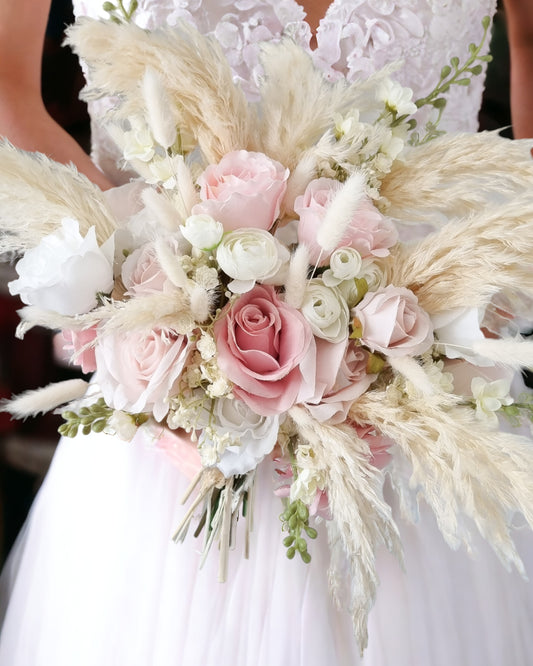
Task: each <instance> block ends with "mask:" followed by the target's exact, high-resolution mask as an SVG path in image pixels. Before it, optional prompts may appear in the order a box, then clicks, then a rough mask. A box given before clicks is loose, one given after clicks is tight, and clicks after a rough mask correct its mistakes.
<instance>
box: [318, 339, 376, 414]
mask: <svg viewBox="0 0 533 666" xmlns="http://www.w3.org/2000/svg"><path fill="white" fill-rule="evenodd" d="M329 344H330V343H328V342H326V341H325V340H316V345H317V358H318V359H320V358H323V357H324V352H323V347H324V346H326V345H329ZM326 358H327V357H326ZM367 363H368V352H367V351H366V350H365V349H362V348H361V347H359V346H358V345H356V344H354V343H353V342H352V341H349V342H348V344H347V345H346V344H343V345H342V355H341V357H340V361H339V362H338V363H337V362H335V363H331V364H330V365H331V367H332V368H333V369H334V370H336V372H335V374H334V375H333V381H332V382H330V383H329V384H328V385H327V386H326V389H325V390H324V394H323V395H322V397H321V400H320V402H319V403H318V404H316V405H312V404H307V408H308V409H309V411H310V412H311V414H312V415H313V416H314V417H315V418H316V419H318V420H319V421H322V422H324V421H329V422H330V423H342V422H343V421H345V420H346V415H347V414H348V410H349V409H350V406H351V404H352V403H353V402H354V401H355V400H357V398H359V397H360V396H361V395H363V393H365V391H367V389H368V388H369V387H370V385H371V384H372V382H373V381H374V380H375V379H376V377H377V375H370V374H367V371H366V369H367ZM317 365H319V364H318V363H317Z"/></svg>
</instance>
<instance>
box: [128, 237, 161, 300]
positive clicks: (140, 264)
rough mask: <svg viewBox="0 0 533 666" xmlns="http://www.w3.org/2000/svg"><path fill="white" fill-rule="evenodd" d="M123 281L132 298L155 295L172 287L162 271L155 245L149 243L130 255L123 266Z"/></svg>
mask: <svg viewBox="0 0 533 666" xmlns="http://www.w3.org/2000/svg"><path fill="white" fill-rule="evenodd" d="M122 281H123V282H124V286H125V287H126V290H127V293H128V294H129V295H130V296H142V295H143V294H154V293H157V292H161V291H166V290H167V289H169V288H171V286H172V283H171V282H170V280H169V279H168V278H167V276H166V275H165V273H164V272H163V270H162V269H161V266H160V264H159V261H158V259H157V253H156V249H155V245H154V244H153V243H147V244H146V245H143V246H142V247H140V248H138V249H137V250H134V251H133V252H132V253H131V254H130V255H128V257H127V258H126V260H125V261H124V263H123V264H122Z"/></svg>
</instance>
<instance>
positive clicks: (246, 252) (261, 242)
mask: <svg viewBox="0 0 533 666" xmlns="http://www.w3.org/2000/svg"><path fill="white" fill-rule="evenodd" d="M216 258H217V262H218V265H219V266H220V268H221V269H222V270H223V271H224V273H226V275H228V276H229V277H230V278H233V281H232V282H230V283H229V285H228V287H229V288H230V289H231V290H232V291H233V292H234V293H237V294H242V293H244V292H246V291H250V289H252V288H253V286H254V284H255V283H256V282H266V283H269V284H281V283H282V282H283V277H282V269H283V268H285V267H286V266H287V265H288V262H289V259H290V253H289V251H288V250H287V248H286V247H284V246H283V245H282V244H281V243H280V242H279V241H278V240H277V239H276V238H274V236H272V234H270V233H269V232H268V231H265V230H263V229H238V230H236V231H231V232H230V233H228V234H226V236H224V238H223V239H222V241H221V243H220V245H219V246H218V248H217V254H216Z"/></svg>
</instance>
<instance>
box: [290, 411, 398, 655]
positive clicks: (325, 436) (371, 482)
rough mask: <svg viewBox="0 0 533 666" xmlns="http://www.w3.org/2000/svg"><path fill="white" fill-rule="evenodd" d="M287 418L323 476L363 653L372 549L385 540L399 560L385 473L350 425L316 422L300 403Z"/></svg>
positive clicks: (371, 594)
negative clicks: (345, 560)
mask: <svg viewBox="0 0 533 666" xmlns="http://www.w3.org/2000/svg"><path fill="white" fill-rule="evenodd" d="M290 416H291V418H292V419H293V421H294V423H295V425H296V427H297V430H298V433H299V436H300V437H301V439H302V440H304V441H305V442H308V443H309V445H310V446H311V448H312V449H313V453H314V461H315V465H316V468H317V469H318V470H320V471H321V472H323V473H324V475H325V477H326V492H327V495H328V501H329V506H330V509H331V513H332V516H333V521H334V522H335V526H336V528H337V529H338V533H339V536H340V541H341V544H342V546H343V549H344V551H345V555H346V556H347V558H348V562H349V566H350V572H351V576H352V580H351V605H352V608H351V611H352V619H353V622H354V630H355V634H356V637H357V641H358V643H359V647H360V649H361V651H362V650H364V649H365V647H366V645H367V639H368V636H367V618H368V613H369V611H370V609H371V607H372V605H373V603H374V600H375V596H376V588H377V585H378V576H377V573H376V563H375V552H376V549H377V548H378V547H379V546H381V545H383V544H384V545H386V546H387V548H388V549H389V550H390V551H391V552H394V553H395V554H396V555H397V556H398V557H399V558H400V560H401V558H402V555H401V543H400V538H399V533H398V529H397V527H396V525H395V523H394V521H393V518H392V515H391V509H390V506H389V505H388V504H387V503H386V502H385V500H384V499H383V496H382V483H383V477H382V475H381V472H379V470H377V469H375V468H374V467H373V466H372V465H371V464H370V462H369V460H370V457H371V456H370V450H369V447H368V445H367V443H366V442H364V441H363V440H361V439H359V438H358V437H357V436H356V434H355V431H354V430H353V429H352V428H349V427H348V426H345V425H339V426H331V425H327V424H325V423H320V422H318V421H316V420H315V419H314V418H313V417H312V416H311V415H310V414H309V412H308V411H307V410H306V409H304V408H302V407H293V408H292V409H291V410H290ZM332 545H333V544H332ZM339 545H340V544H339ZM332 576H333V577H334V574H333V573H332Z"/></svg>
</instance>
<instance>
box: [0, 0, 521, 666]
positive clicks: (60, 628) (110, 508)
mask: <svg viewBox="0 0 533 666" xmlns="http://www.w3.org/2000/svg"><path fill="white" fill-rule="evenodd" d="M508 3H509V8H510V13H509V16H510V29H511V36H512V37H513V40H514V41H513V42H512V44H513V49H514V50H513V55H514V56H516V58H517V59H516V60H514V63H513V67H514V69H513V84H515V82H519V78H520V76H522V74H520V72H523V71H527V68H526V69H525V70H524V69H520V67H521V65H520V62H521V60H520V58H521V57H522V56H523V55H527V54H526V51H527V46H524V44H525V43H526V44H527V41H526V40H524V38H521V37H520V33H521V31H526V32H527V30H526V27H527V25H532V26H533V10H531V9H529V12H528V7H527V6H526V5H527V4H528V3H527V0H526V1H524V0H508ZM49 4H50V2H49V0H39V1H37V0H19V2H18V3H12V2H10V0H0V132H1V133H3V134H5V135H7V136H8V137H9V138H10V139H11V140H12V141H13V142H14V143H15V144H17V145H19V146H20V147H22V148H25V149H28V150H40V151H42V152H45V153H47V154H49V155H50V156H52V157H53V158H54V159H56V160H58V161H65V162H66V161H73V162H74V163H75V164H76V165H77V166H78V168H79V169H80V170H81V171H83V172H84V173H86V174H87V175H88V176H89V177H90V178H91V179H93V180H94V182H96V183H97V184H98V185H100V186H101V187H102V188H104V189H108V188H110V187H111V186H112V185H113V184H117V183H118V182H119V179H120V175H121V174H120V172H118V171H117V170H116V169H115V168H114V164H113V160H114V157H115V156H114V153H113V149H112V146H111V145H110V144H109V142H108V140H107V138H106V137H105V135H104V134H103V132H102V131H101V127H100V125H99V121H98V118H99V116H100V114H101V113H102V112H103V111H102V108H101V107H100V106H99V105H98V104H96V103H93V105H92V106H91V113H92V116H93V142H94V158H95V159H96V160H97V162H98V164H99V165H100V166H101V167H103V168H104V169H105V173H104V172H103V171H102V170H100V168H97V167H96V166H94V164H93V162H92V161H91V160H89V158H88V157H87V156H86V155H85V154H84V153H83V152H82V151H81V150H80V149H79V147H77V146H76V145H75V144H74V143H73V142H72V141H71V140H70V139H69V138H68V137H66V136H65V135H64V133H63V132H62V131H61V130H60V128H58V127H57V126H55V125H54V124H53V122H52V121H51V120H50V119H49V117H48V116H47V115H46V113H45V111H44V107H43V105H42V101H41V99H40V94H39V90H40V87H39V56H40V52H41V49H42V34H43V31H44V25H45V22H46V16H47V12H48V9H49ZM74 5H75V10H76V12H77V14H79V15H90V16H103V15H105V12H102V10H101V5H102V3H101V2H100V1H99V0H77V1H76V2H75V3H74ZM328 5H329V6H328ZM494 11H495V0H451V1H450V2H442V1H440V0H404V1H403V2H402V1H401V0H400V1H398V2H395V1H394V0H334V2H333V3H331V4H329V3H327V2H320V1H316V2H296V0H241V1H240V2H235V3H231V2H228V1H226V0H174V1H172V0H160V1H159V2H153V1H152V0H144V1H143V0H141V1H140V3H139V8H138V10H137V12H136V14H135V20H136V21H137V22H138V23H139V24H140V25H141V26H142V27H147V28H153V27H155V26H157V25H160V24H164V23H165V22H168V23H173V22H175V21H177V20H178V19H183V18H184V19H185V20H189V21H191V22H193V23H194V24H195V25H196V26H197V27H198V28H199V29H200V30H201V31H202V32H208V33H213V34H215V35H216V36H217V37H218V38H219V39H221V40H222V41H223V43H224V45H225V49H226V50H227V51H228V52H231V56H232V63H233V65H234V68H235V75H236V77H237V78H238V79H239V80H240V81H241V82H242V85H243V87H244V88H245V90H246V91H247V92H248V93H249V94H251V95H253V92H254V85H253V80H254V77H253V74H254V68H255V66H256V64H257V51H258V49H257V44H256V41H254V40H255V38H254V31H255V30H256V29H258V27H261V31H260V33H261V38H262V39H265V38H267V39H274V40H275V39H278V38H279V37H280V35H281V34H282V33H285V34H290V35H292V36H293V38H294V39H296V40H297V41H298V42H299V43H301V44H302V45H304V46H306V48H308V49H309V50H310V52H311V53H312V56H313V58H314V60H315V63H316V64H317V66H319V67H320V68H322V69H323V70H324V72H325V73H326V75H327V76H329V77H330V78H333V79H334V78H336V77H339V76H343V75H344V76H346V77H347V78H348V79H349V80H353V79H355V78H357V76H358V75H364V74H368V73H369V72H370V71H372V70H374V69H376V68H379V67H381V66H382V65H384V64H386V63H387V62H389V61H390V60H391V59H398V58H399V57H402V58H403V61H404V65H403V68H402V69H401V70H400V72H399V74H398V78H399V79H400V80H401V82H402V83H403V84H404V85H408V86H410V87H411V88H413V89H414V90H415V96H420V95H421V94H423V93H424V92H425V91H427V90H429V89H431V87H432V85H433V83H434V74H435V72H437V73H438V72H439V71H440V68H441V67H442V65H443V64H445V63H447V62H448V61H449V59H450V57H452V56H455V55H461V54H463V53H464V52H466V51H467V50H468V44H469V43H470V42H471V41H475V42H479V38H480V26H481V19H482V17H483V16H484V15H487V14H493V12H494ZM517 17H518V18H517ZM528 21H529V23H528ZM532 29H533V28H532ZM515 44H516V47H515ZM514 90H515V92H514V93H513V113H514V118H515V119H516V122H515V126H514V129H515V135H517V136H520V135H522V136H523V135H525V134H526V133H528V132H529V131H530V127H531V124H532V121H531V119H530V118H529V116H527V115H525V114H523V113H522V112H521V111H519V109H522V108H528V107H527V106H526V107H524V106H523V104H524V100H523V99H521V97H520V96H521V95H522V96H523V95H527V94H529V93H528V90H529V88H527V89H526V87H525V86H520V84H519V83H518V85H517V86H516V87H515V88H514ZM481 92H482V81H481V77H479V80H477V81H475V82H474V84H473V85H472V87H471V88H469V89H465V88H458V91H457V93H456V94H455V95H454V96H453V97H451V98H450V101H449V108H447V114H448V116H447V125H446V129H448V130H466V131H472V130H474V129H475V126H476V117H477V112H478V108H479V103H480V98H481ZM529 108H531V107H529ZM269 483H270V475H269V471H268V470H267V471H266V472H264V473H263V475H262V477H261V478H260V479H259V488H258V497H257V499H256V516H257V518H256V524H257V525H260V526H261V527H260V528H258V529H256V531H255V532H254V533H253V538H252V544H251V558H250V559H249V560H244V559H243V558H242V557H241V556H240V553H238V552H237V553H232V557H231V562H230V571H229V574H228V582H227V583H226V584H223V585H221V584H219V583H216V582H215V581H216V567H217V564H218V563H217V558H216V555H215V557H210V558H208V561H207V562H206V564H205V566H204V568H203V569H202V570H200V571H199V569H198V560H199V556H198V554H197V553H196V552H195V549H194V542H192V541H188V542H187V544H185V545H184V546H176V545H174V544H172V542H171V541H170V535H171V533H172V530H173V528H174V527H175V526H176V525H177V524H178V523H179V520H180V516H181V515H182V513H183V508H182V507H181V506H180V498H181V496H182V494H183V492H184V490H185V487H186V485H187V481H186V480H185V479H184V478H183V477H182V476H181V475H180V473H179V472H178V471H177V470H176V469H175V468H174V467H173V466H172V465H170V464H168V461H167V460H166V458H165V456H164V455H163V454H162V453H161V452H159V451H156V450H154V449H152V448H148V447H146V448H143V447H136V448H132V447H130V446H129V445H128V444H126V443H124V442H121V441H118V440H116V439H114V438H112V437H109V436H106V435H91V436H88V437H84V438H78V439H75V440H67V441H62V442H61V443H60V445H59V447H58V450H57V453H56V456H55V459H54V461H53V464H52V467H51V469H50V472H49V474H48V477H47V479H46V481H45V484H44V486H43V488H42V489H41V491H40V493H39V496H38V498H37V500H36V502H35V505H34V507H33V509H32V512H31V515H30V517H29V519H28V522H27V525H26V527H25V529H24V530H23V533H22V534H21V537H20V539H19V542H18V543H17V545H16V547H15V549H14V552H13V553H12V556H11V558H10V560H9V562H8V565H7V566H6V569H5V571H4V574H3V589H2V592H3V595H4V597H3V604H4V605H5V606H6V612H5V620H4V625H3V630H2V634H1V636H0V665H1V666H30V665H31V666H51V665H52V664H53V665H54V666H72V665H73V664H75V665H76V666H96V665H98V666H100V665H103V666H115V665H116V666H123V665H127V666H175V665H178V664H179V665H180V666H195V665H207V666H211V665H214V664H215V663H216V664H220V665H221V666H226V665H228V666H230V665H231V666H248V665H251V664H254V665H255V664H260V665H261V664H264V665H268V666H272V665H278V664H279V665H283V664H302V665H303V664H306V665H309V666H322V665H324V664H331V665H332V666H348V665H355V664H359V663H361V664H365V665H366V666H385V665H387V666H389V665H391V664H394V665H395V666H414V665H424V666H445V665H446V666H448V665H449V664H457V665H461V666H482V665H483V666H511V665H512V666H526V665H527V664H530V663H531V659H532V657H533V638H532V636H531V623H532V621H533V589H532V588H531V586H530V585H528V584H527V583H526V582H525V581H524V580H523V579H521V578H520V577H519V576H518V575H517V574H515V573H508V572H506V571H505V570H504V568H503V567H502V566H501V564H500V563H499V562H498V560H497V558H496V556H495V555H494V554H493V553H492V552H491V551H490V549H489V548H488V546H487V545H486V544H484V543H483V542H481V540H480V541H479V543H477V544H476V552H475V553H473V554H469V553H466V552H463V551H459V552H453V551H451V550H450V549H449V548H448V546H447V545H446V544H445V543H444V541H443V539H442V537H441V536H440V533H439V532H438V529H437V527H436V525H435V524H434V520H433V519H432V517H431V516H430V514H429V512H427V511H425V510H424V507H422V508H421V517H420V521H419V524H418V525H416V526H412V525H409V524H407V523H402V522H401V519H399V522H400V524H401V532H402V541H403V543H404V547H405V569H406V571H402V569H401V567H400V566H399V565H398V563H397V562H396V561H395V560H394V559H393V558H392V557H391V556H389V555H388V554H386V553H383V554H382V555H380V561H379V575H380V581H381V583H380V588H379V591H378V600H377V603H376V605H375V607H374V609H373V611H372V613H371V616H370V622H369V634H370V638H369V646H368V648H367V650H366V652H365V656H364V658H363V659H362V658H361V657H360V656H359V650H358V648H357V645H356V643H355V640H354V639H353V636H352V627H351V620H350V617H349V615H348V614H347V613H344V612H342V611H338V610H336V609H335V608H334V607H333V605H332V603H331V601H330V598H329V594H328V583H327V579H326V573H325V572H326V570H327V553H326V548H325V547H324V548H322V549H320V548H319V547H317V548H316V550H315V552H314V557H313V560H312V562H311V564H310V565H309V566H299V563H297V562H289V561H288V560H287V559H286V557H285V553H284V550H283V548H282V547H281V545H280V544H279V543H278V542H277V540H276V539H272V538H271V534H276V533H277V530H278V529H279V527H278V526H277V523H278V515H279V513H280V508H279V506H278V500H277V499H276V498H275V497H274V496H273V494H272V492H271V490H270V489H269V487H268V485H269ZM518 541H519V543H520V541H522V543H520V546H521V552H522V555H523V557H524V560H525V564H526V568H528V570H529V571H530V572H531V571H532V570H533V539H532V538H531V535H527V534H523V535H522V534H519V535H518Z"/></svg>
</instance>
